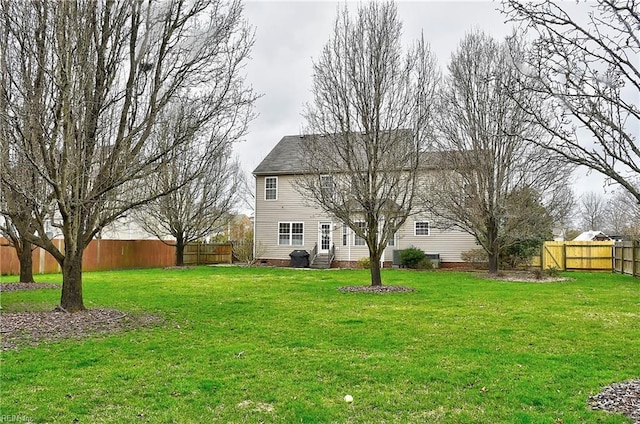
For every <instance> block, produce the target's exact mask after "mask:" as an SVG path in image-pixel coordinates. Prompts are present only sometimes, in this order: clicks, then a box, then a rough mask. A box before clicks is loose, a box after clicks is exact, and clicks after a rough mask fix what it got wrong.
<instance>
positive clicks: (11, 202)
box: [0, 164, 51, 283]
mask: <svg viewBox="0 0 640 424" xmlns="http://www.w3.org/2000/svg"><path fill="white" fill-rule="evenodd" d="M14 167H15V169H14V170H13V174H14V175H15V176H17V177H19V178H21V182H22V183H23V184H24V186H25V187H28V188H29V196H27V195H25V194H23V193H20V192H18V191H15V190H12V189H11V188H10V187H7V186H6V185H5V184H3V182H2V180H1V179H0V215H1V216H2V218H3V219H2V220H0V234H1V235H3V236H4V237H5V238H6V239H7V240H9V243H10V245H11V246H13V247H14V248H15V250H16V254H17V256H18V260H19V262H20V281H22V282H26V283H31V282H34V278H33V259H32V252H33V249H34V248H35V246H34V245H33V244H32V243H31V241H30V240H31V239H32V238H33V237H34V236H35V234H36V232H37V229H38V226H37V223H38V222H41V221H44V220H45V219H46V217H47V216H50V214H51V211H50V208H49V206H50V202H49V199H48V198H47V195H46V192H45V191H44V189H45V185H44V184H43V182H42V181H41V180H40V179H39V176H38V175H37V174H36V173H34V172H33V170H32V169H31V168H30V167H29V166H28V164H22V165H20V164H14ZM33 199H38V200H39V203H35V202H34V201H33Z"/></svg>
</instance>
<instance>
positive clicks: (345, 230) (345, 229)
mask: <svg viewBox="0 0 640 424" xmlns="http://www.w3.org/2000/svg"><path fill="white" fill-rule="evenodd" d="M342 245H343V246H348V245H349V227H348V226H347V224H342Z"/></svg>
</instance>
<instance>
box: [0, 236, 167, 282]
mask: <svg viewBox="0 0 640 424" xmlns="http://www.w3.org/2000/svg"><path fill="white" fill-rule="evenodd" d="M53 243H54V244H55V245H56V247H57V248H58V249H64V241H63V240H61V239H57V240H53ZM8 244H9V243H8V242H7V240H5V239H0V274H1V275H8V274H18V273H19V272H20V262H19V261H18V256H17V255H16V250H15V249H14V248H13V247H11V246H9V245H8ZM31 256H32V258H33V272H34V273H35V274H49V273H57V272H60V266H59V265H58V262H56V260H55V259H54V258H53V256H51V255H50V254H49V253H48V252H46V251H45V250H43V249H40V248H36V249H34V250H33V252H32V255H31ZM174 263H175V248H174V247H173V246H167V245H166V244H164V243H163V242H161V241H160V240H92V241H91V243H89V246H87V248H86V249H85V251H84V253H83V255H82V270H83V271H109V270H114V269H133V268H162V267H167V266H172V265H173V264H174Z"/></svg>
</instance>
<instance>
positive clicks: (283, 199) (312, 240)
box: [255, 175, 477, 262]
mask: <svg viewBox="0 0 640 424" xmlns="http://www.w3.org/2000/svg"><path fill="white" fill-rule="evenodd" d="M272 176H275V175H259V176H257V177H256V213H255V242H256V246H257V248H256V249H257V251H258V253H262V254H261V258H263V259H284V260H288V259H289V253H291V252H292V251H293V250H297V249H303V250H306V251H308V252H310V251H311V250H312V249H313V247H314V245H315V244H316V243H318V242H319V240H318V238H319V231H318V226H319V223H320V222H331V223H332V232H331V236H332V242H333V244H334V245H335V249H336V250H335V253H336V258H335V259H336V260H338V261H357V260H359V259H361V258H367V257H369V249H368V248H367V246H355V245H354V236H353V231H351V229H349V230H348V244H347V246H343V245H342V222H339V221H337V220H336V219H331V218H329V217H328V216H327V214H325V213H324V212H323V211H322V210H321V209H320V208H319V207H314V206H312V205H309V204H307V203H308V202H305V201H304V200H303V199H302V197H301V196H300V194H299V193H298V192H296V191H295V189H294V182H295V177H294V176H292V175H277V177H278V193H277V200H265V196H264V192H265V191H264V184H265V177H272ZM417 220H419V221H425V220H426V221H429V219H428V218H424V219H423V218H422V217H420V218H417ZM415 221H416V219H414V218H413V217H411V218H409V219H407V222H406V223H405V225H404V226H403V227H402V228H401V229H400V230H399V231H398V233H397V235H396V246H390V247H387V248H386V249H385V253H384V259H385V261H391V260H392V259H393V251H394V250H397V249H406V248H407V247H411V246H415V247H419V248H420V249H422V250H424V251H425V252H426V253H439V254H440V258H441V260H442V261H443V262H461V259H460V253H461V252H464V251H466V250H469V249H474V248H477V245H476V243H475V239H474V238H473V237H472V236H470V235H468V234H466V233H463V232H461V231H453V230H446V231H442V230H439V229H436V228H433V227H432V226H431V227H430V235H429V236H415V235H414V222H415ZM281 222H302V223H304V244H303V245H302V246H290V245H287V246H281V245H278V228H279V223H281ZM429 222H430V221H429Z"/></svg>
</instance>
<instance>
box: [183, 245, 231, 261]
mask: <svg viewBox="0 0 640 424" xmlns="http://www.w3.org/2000/svg"><path fill="white" fill-rule="evenodd" d="M224 263H227V264H230V263H233V248H232V245H231V243H189V244H187V245H186V246H185V247H184V264H185V265H210V264H224Z"/></svg>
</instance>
